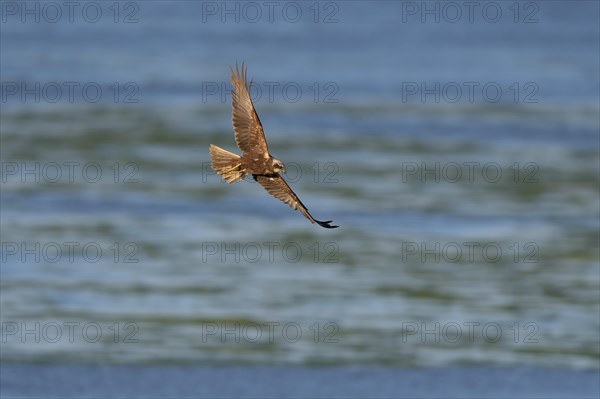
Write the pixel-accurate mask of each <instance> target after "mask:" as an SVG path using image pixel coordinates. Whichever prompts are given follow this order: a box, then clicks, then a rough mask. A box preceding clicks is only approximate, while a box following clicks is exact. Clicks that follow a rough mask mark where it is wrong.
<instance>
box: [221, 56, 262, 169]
mask: <svg viewBox="0 0 600 399" xmlns="http://www.w3.org/2000/svg"><path fill="white" fill-rule="evenodd" d="M229 70H230V71H231V85H232V86H233V88H234V91H232V92H231V97H232V100H231V107H232V116H231V120H232V123H233V133H234V136H235V142H236V143H237V146H238V147H239V148H240V150H242V152H250V153H253V154H256V155H259V154H262V155H263V156H264V157H265V158H268V157H269V149H268V148H267V141H266V140H265V133H264V131H263V127H262V124H261V123H260V119H258V114H257V113H256V111H255V110H254V104H252V100H251V99H250V91H249V89H248V86H247V85H246V68H245V67H244V64H242V71H241V73H240V70H239V68H238V66H237V64H236V66H235V72H234V70H233V68H231V67H230V68H229Z"/></svg>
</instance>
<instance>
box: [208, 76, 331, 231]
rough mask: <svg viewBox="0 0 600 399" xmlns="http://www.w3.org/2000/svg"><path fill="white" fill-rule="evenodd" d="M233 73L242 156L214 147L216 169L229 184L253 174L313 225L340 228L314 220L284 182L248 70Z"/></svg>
mask: <svg viewBox="0 0 600 399" xmlns="http://www.w3.org/2000/svg"><path fill="white" fill-rule="evenodd" d="M229 70H230V72H231V84H232V85H233V88H234V91H232V92H231V97H232V100H231V105H232V109H233V111H232V118H231V119H232V123H233V133H234V136H235V142H236V144H237V146H238V147H239V149H240V150H241V151H242V155H241V156H239V155H236V154H234V153H231V152H229V151H226V150H224V149H222V148H220V147H217V146H216V145H214V144H211V145H210V160H211V166H212V168H213V170H214V171H215V172H216V173H217V174H218V175H220V176H221V177H222V179H223V180H225V181H226V182H227V183H229V184H231V183H234V182H237V181H240V180H242V179H243V178H244V177H245V176H246V174H251V175H252V177H253V178H254V180H255V181H256V182H257V183H258V184H260V185H261V186H263V188H264V189H265V190H267V192H268V193H269V194H271V195H272V196H273V197H275V198H277V199H278V200H280V201H283V202H285V203H286V204H288V205H289V206H290V207H291V208H292V209H294V210H296V209H297V210H299V211H300V212H302V214H303V215H304V216H306V218H307V219H308V220H310V222H311V223H317V224H319V225H320V226H323V227H326V228H328V229H332V228H336V227H338V226H332V225H331V220H328V221H326V222H322V221H319V220H317V219H315V218H313V217H312V216H311V214H310V213H308V209H306V206H304V204H303V203H302V201H300V199H299V198H298V196H297V195H296V194H295V193H294V192H293V191H292V189H291V188H290V186H288V184H287V183H286V182H285V180H283V177H281V175H280V174H279V172H285V167H284V165H283V163H282V162H281V161H279V160H278V159H275V158H274V157H273V156H272V155H271V154H270V153H269V149H268V148H267V141H266V140H265V133H264V131H263V127H262V124H261V123H260V119H259V118H258V114H257V113H256V111H255V110H254V104H252V100H251V99H250V91H249V87H248V86H247V85H246V68H245V67H244V64H242V70H241V72H240V70H239V68H238V66H237V64H236V66H235V72H234V70H233V68H231V67H230V68H229ZM250 84H252V82H251V83H250Z"/></svg>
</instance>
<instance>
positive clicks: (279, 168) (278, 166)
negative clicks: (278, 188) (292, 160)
mask: <svg viewBox="0 0 600 399" xmlns="http://www.w3.org/2000/svg"><path fill="white" fill-rule="evenodd" d="M271 162H272V163H273V170H274V171H275V172H277V173H279V172H283V173H285V166H284V165H283V162H281V161H280V160H279V159H275V158H273V159H272V160H271Z"/></svg>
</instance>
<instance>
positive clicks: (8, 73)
mask: <svg viewBox="0 0 600 399" xmlns="http://www.w3.org/2000/svg"><path fill="white" fill-rule="evenodd" d="M1 11H2V16H1V17H2V24H1V26H0V28H1V35H0V45H1V47H0V48H1V50H0V51H1V81H2V87H1V88H2V91H1V96H2V101H1V111H0V116H1V121H0V129H1V149H0V155H1V160H2V190H1V194H0V200H1V208H2V209H1V210H2V215H1V229H2V238H1V241H2V248H1V250H2V253H1V257H2V260H1V269H0V276H1V297H0V304H1V310H2V311H1V322H2V353H1V354H2V361H3V362H4V363H10V362H45V363H79V362H86V363H89V362H93V363H103V364H148V363H152V364H187V363H191V364H206V365H213V364H235V365H239V364H246V365H247V364H251V365H259V364H260V365H282V364H283V365H347V364H352V365H394V366H402V367H421V366H457V365H469V364H478V365H508V366H516V365H528V366H540V367H541V366H555V367H563V368H577V369H590V368H598V365H599V363H598V361H599V356H600V346H599V336H598V330H599V328H600V321H599V314H600V313H599V312H600V303H599V297H598V292H599V278H600V277H599V276H600V271H599V249H598V241H599V231H600V226H599V224H600V222H599V216H600V201H599V191H598V188H599V179H600V177H599V174H600V172H599V170H600V168H599V166H600V158H599V147H598V146H599V128H600V111H599V107H600V99H599V93H598V89H599V84H600V79H599V74H598V70H599V68H600V65H599V57H598V48H599V37H600V34H599V33H600V32H599V23H598V15H599V5H598V3H597V2H589V1H571V2H558V1H534V2H520V1H515V2H474V3H472V4H471V5H469V6H467V5H465V4H463V2H434V1H431V2H389V1H385V2H366V1H352V2H341V1H333V2H273V3H269V4H264V3H262V2H251V3H245V2H191V1H169V2H167V1H129V2H114V1H110V2H102V1H95V2H77V4H75V5H70V6H69V5H65V4H64V3H62V2H48V3H47V2H10V1H3V2H2V10H1ZM236 62H239V63H240V64H241V63H242V62H245V64H246V65H247V66H248V78H249V79H253V86H252V91H251V92H252V96H253V99H254V103H255V107H256V109H257V112H258V114H259V115H260V117H261V120H262V123H263V125H264V128H265V131H266V136H267V139H268V142H269V146H270V150H271V152H272V153H273V154H274V156H276V157H277V158H278V159H281V160H283V161H284V162H286V163H287V166H288V168H287V169H288V171H287V179H288V181H289V182H290V185H291V186H292V188H293V189H294V190H295V191H296V193H297V194H298V195H299V197H300V198H301V199H302V201H303V202H304V203H305V204H306V205H307V207H308V208H309V209H310V211H311V213H312V214H313V215H314V216H315V218H317V219H320V220H330V219H333V221H334V222H335V224H339V225H340V228H338V229H336V230H327V229H322V228H320V227H319V226H317V225H311V224H310V223H309V222H308V221H307V220H306V219H304V217H303V216H302V215H301V214H300V213H299V212H293V211H292V210H290V209H289V208H288V207H287V206H286V205H285V204H283V203H280V202H279V201H277V200H275V199H274V198H271V197H270V196H268V195H267V194H266V193H265V192H264V191H263V190H262V188H261V187H259V186H258V185H257V184H255V183H253V182H252V181H251V180H250V179H247V181H243V182H240V183H237V184H235V185H227V184H225V183H223V182H221V181H220V179H219V178H218V176H216V175H215V174H214V173H212V171H211V170H210V168H209V156H208V147H209V144H211V143H213V144H216V145H219V146H221V147H223V148H225V149H228V150H230V151H234V152H239V151H238V150H237V148H236V147H235V142H234V139H233V133H232V127H231V104H230V102H231V95H230V89H231V86H230V84H229V67H230V66H232V65H235V64H236Z"/></svg>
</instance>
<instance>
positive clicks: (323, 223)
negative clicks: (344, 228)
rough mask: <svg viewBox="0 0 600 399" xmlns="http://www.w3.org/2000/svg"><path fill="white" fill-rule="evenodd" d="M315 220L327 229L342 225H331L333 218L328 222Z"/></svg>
mask: <svg viewBox="0 0 600 399" xmlns="http://www.w3.org/2000/svg"><path fill="white" fill-rule="evenodd" d="M315 222H317V223H318V224H319V226H321V227H325V228H326V229H337V228H338V227H340V226H332V225H330V224H329V223H331V222H333V220H328V221H326V222H321V221H319V220H316V219H315Z"/></svg>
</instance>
